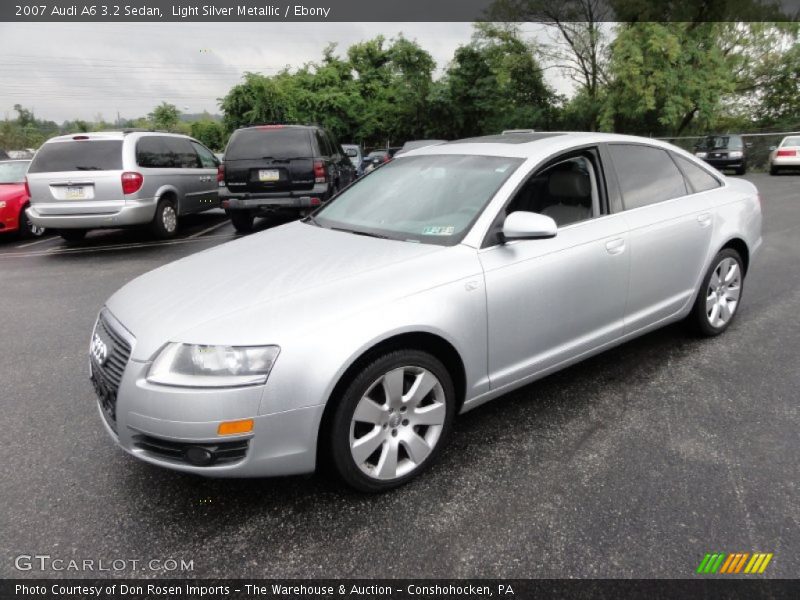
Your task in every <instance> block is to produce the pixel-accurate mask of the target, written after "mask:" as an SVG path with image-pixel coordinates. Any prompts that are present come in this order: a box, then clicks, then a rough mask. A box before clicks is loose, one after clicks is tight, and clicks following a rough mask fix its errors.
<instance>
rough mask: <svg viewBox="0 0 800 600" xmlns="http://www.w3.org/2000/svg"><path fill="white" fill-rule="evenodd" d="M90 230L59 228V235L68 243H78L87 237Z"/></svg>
mask: <svg viewBox="0 0 800 600" xmlns="http://www.w3.org/2000/svg"><path fill="white" fill-rule="evenodd" d="M88 231H89V230H88V229H59V230H58V235H60V236H61V237H62V238H64V241H65V242H67V243H68V244H76V243H78V242H80V241H82V240H83V238H85V237H86V234H87V233H88Z"/></svg>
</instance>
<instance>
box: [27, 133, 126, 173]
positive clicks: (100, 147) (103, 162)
mask: <svg viewBox="0 0 800 600" xmlns="http://www.w3.org/2000/svg"><path fill="white" fill-rule="evenodd" d="M120 170H122V140H81V141H69V142H52V143H50V144H45V145H43V146H42V147H41V148H40V149H39V151H38V152H37V153H36V157H35V158H34V159H33V162H32V163H31V168H30V169H29V171H28V172H29V173H58V172H61V171H120Z"/></svg>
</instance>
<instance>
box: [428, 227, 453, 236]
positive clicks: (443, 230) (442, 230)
mask: <svg viewBox="0 0 800 600" xmlns="http://www.w3.org/2000/svg"><path fill="white" fill-rule="evenodd" d="M455 230H456V228H455V227H453V226H452V225H450V226H449V227H444V226H433V225H431V226H428V227H426V228H425V229H423V230H422V235H453V232H454V231H455Z"/></svg>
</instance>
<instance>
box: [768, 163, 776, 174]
mask: <svg viewBox="0 0 800 600" xmlns="http://www.w3.org/2000/svg"><path fill="white" fill-rule="evenodd" d="M769 174H770V175H777V174H778V168H777V167H775V166H774V165H770V166H769Z"/></svg>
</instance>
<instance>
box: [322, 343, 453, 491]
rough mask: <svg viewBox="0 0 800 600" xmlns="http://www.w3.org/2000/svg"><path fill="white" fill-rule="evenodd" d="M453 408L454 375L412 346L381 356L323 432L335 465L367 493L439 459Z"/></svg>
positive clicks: (349, 392)
mask: <svg viewBox="0 0 800 600" xmlns="http://www.w3.org/2000/svg"><path fill="white" fill-rule="evenodd" d="M420 388H422V390H421V391H420ZM331 401H334V402H335V401H337V399H332V400H331ZM455 407H456V397H455V387H454V386H453V381H452V377H451V376H450V373H449V372H448V371H447V369H446V368H445V366H444V365H443V364H442V363H441V361H439V360H438V359H437V358H435V357H434V356H432V355H430V354H428V353H427V352H421V351H419V350H410V349H403V350H395V351H392V352H389V353H387V354H384V355H381V356H377V357H376V358H374V359H373V360H372V361H371V362H369V363H368V364H366V365H365V366H364V368H363V369H362V370H361V372H360V373H358V374H357V375H356V376H355V378H354V379H353V381H352V382H351V383H350V385H348V386H347V388H346V390H345V392H344V394H343V395H342V396H341V398H339V399H338V404H337V405H336V407H335V412H334V414H333V418H332V420H331V423H330V429H329V430H328V432H327V435H326V437H327V440H328V447H329V449H330V457H331V459H332V462H333V466H334V467H335V469H336V471H337V472H338V473H339V476H340V477H341V478H342V479H343V480H344V481H345V483H347V484H348V485H349V486H351V487H353V488H355V489H357V490H360V491H362V492H371V493H376V492H383V491H386V490H389V489H391V488H394V487H397V486H400V485H403V484H404V483H406V482H408V481H409V480H411V479H413V478H414V477H416V476H417V475H419V474H420V473H421V472H423V471H424V470H425V469H426V468H428V466H430V465H431V464H432V463H433V462H434V461H435V460H436V458H437V457H438V455H439V453H440V451H441V449H442V447H443V446H444V444H445V442H446V440H447V436H448V434H449V432H450V428H451V426H452V423H453V418H454V416H455Z"/></svg>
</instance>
